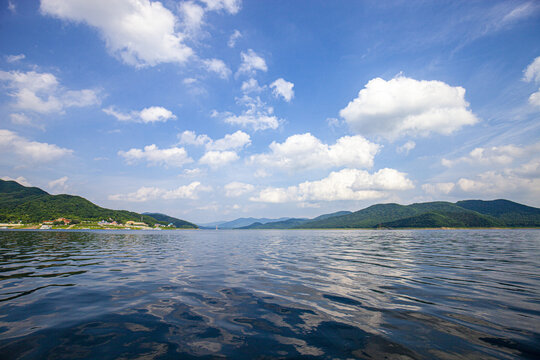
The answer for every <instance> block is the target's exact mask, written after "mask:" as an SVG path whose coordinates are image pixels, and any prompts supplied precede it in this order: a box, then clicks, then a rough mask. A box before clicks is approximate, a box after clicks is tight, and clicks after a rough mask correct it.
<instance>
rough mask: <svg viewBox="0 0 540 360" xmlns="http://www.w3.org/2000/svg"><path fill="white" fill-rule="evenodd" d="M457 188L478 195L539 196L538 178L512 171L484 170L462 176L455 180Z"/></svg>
mask: <svg viewBox="0 0 540 360" xmlns="http://www.w3.org/2000/svg"><path fill="white" fill-rule="evenodd" d="M456 187H457V188H459V190H461V191H463V192H465V193H469V194H475V195H480V196H497V197H501V196H508V194H518V195H519V196H522V197H523V198H524V199H529V201H530V200H531V199H536V198H538V196H540V178H538V177H535V178H527V177H522V176H518V175H517V174H516V173H515V172H513V171H507V172H497V171H486V172H483V173H480V174H478V175H476V176H474V177H463V178H460V179H459V180H458V181H457V182H456Z"/></svg>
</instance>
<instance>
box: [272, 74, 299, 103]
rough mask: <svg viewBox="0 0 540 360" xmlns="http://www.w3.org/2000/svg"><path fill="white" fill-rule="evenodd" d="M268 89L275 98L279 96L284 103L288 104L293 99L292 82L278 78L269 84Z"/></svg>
mask: <svg viewBox="0 0 540 360" xmlns="http://www.w3.org/2000/svg"><path fill="white" fill-rule="evenodd" d="M270 87H271V88H272V89H273V90H272V92H273V93H274V95H275V96H276V97H278V96H281V97H283V99H284V100H285V101H286V102H290V101H291V100H292V98H293V97H294V90H293V87H294V84H293V83H292V82H289V81H286V80H284V79H282V78H279V79H277V80H276V81H274V82H273V83H271V84H270Z"/></svg>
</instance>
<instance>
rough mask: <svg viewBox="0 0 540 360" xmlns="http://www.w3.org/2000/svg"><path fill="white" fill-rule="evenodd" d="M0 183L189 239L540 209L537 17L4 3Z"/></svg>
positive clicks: (216, 4) (514, 4) (318, 4)
mask: <svg viewBox="0 0 540 360" xmlns="http://www.w3.org/2000/svg"><path fill="white" fill-rule="evenodd" d="M0 178H2V179H5V180H16V181H18V182H20V183H21V184H23V185H26V186H30V185H31V186H37V187H40V188H42V189H44V190H46V191H48V192H49V193H51V194H60V193H67V194H73V195H80V196H83V197H85V198H87V199H89V200H90V201H92V202H94V203H96V204H98V205H100V206H103V207H107V208H113V209H127V210H132V211H137V212H161V213H166V214H168V215H171V216H175V217H178V218H181V219H185V220H189V221H193V222H196V223H208V222H212V221H219V220H231V219H235V218H238V217H248V216H253V217H274V218H278V217H284V216H286V217H309V218H311V217H315V216H318V215H321V214H326V213H331V212H334V211H340V210H350V211H356V210H360V209H362V208H365V207H367V206H369V205H372V204H377V203H389V202H396V203H400V204H410V203H414V202H424V201H438V200H443V201H452V202H454V201H457V200H462V199H483V200H491V199H499V198H505V199H509V200H513V201H517V202H520V203H524V204H527V205H530V206H536V207H540V3H539V2H537V1H496V0H493V1H492V0H489V1H487V0H486V1H470V0H467V1H414V0H412V1H384V2H382V1H369V0H366V1H352V0H351V1H345V0H343V1H317V0H309V1H308V0H305V1H303V0H298V1H280V0H273V1H255V0H252V1H246V0H244V1H242V0H193V1H173V0H161V1H150V0H93V1H87V0H69V1H68V0H41V1H30V0H24V1H23V0H0Z"/></svg>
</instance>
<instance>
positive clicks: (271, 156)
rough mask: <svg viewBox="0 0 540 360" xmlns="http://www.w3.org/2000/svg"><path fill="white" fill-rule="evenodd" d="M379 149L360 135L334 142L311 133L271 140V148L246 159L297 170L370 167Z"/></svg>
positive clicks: (271, 166)
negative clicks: (267, 151)
mask: <svg viewBox="0 0 540 360" xmlns="http://www.w3.org/2000/svg"><path fill="white" fill-rule="evenodd" d="M379 149H380V145H377V144H374V143H372V142H370V141H368V140H366V139H365V138H363V137H362V136H360V135H356V136H344V137H341V138H339V139H338V140H337V141H336V143H335V144H334V145H328V144H324V143H322V142H321V141H320V140H319V139H317V138H316V137H315V136H313V135H311V134H310V133H305V134H300V135H292V136H289V137H288V138H287V139H286V140H285V142H283V143H277V142H275V141H274V142H272V143H271V144H270V152H269V153H266V154H256V155H252V156H251V157H250V159H249V162H250V163H252V164H257V165H259V166H263V167H265V168H278V169H283V170H299V169H314V168H331V167H340V166H348V167H355V168H359V167H371V166H373V158H374V157H375V155H376V154H377V152H378V151H379Z"/></svg>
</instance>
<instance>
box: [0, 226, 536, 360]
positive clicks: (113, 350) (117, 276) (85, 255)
mask: <svg viewBox="0 0 540 360" xmlns="http://www.w3.org/2000/svg"><path fill="white" fill-rule="evenodd" d="M218 357H227V358H235V359H242V358H245V359H252V358H264V359H271V358H341V359H346V358H365V359H382V358H397V359H433V358H440V359H461V358H468V359H469V358H477V359H481V358H483V359H490V358H497V359H500V358H502V359H505V358H508V359H514V358H530V359H532V358H540V231H538V230H483V231H482V230H470V231H468V230H461V231H459V230H457V231H448V230H446V231H445V230H443V231H427V230H420V231H354V230H348V231H161V232H143V231H131V232H127V231H126V232H117V231H114V232H113V231H111V232H103V231H99V232H97V231H95V232H67V231H64V232H61V231H0V358H2V359H47V358H48V359H75V358H91V359H120V358H122V359H135V358H137V359H139V358H144V359H154V358H155V359H171V358H173V359H177V358H187V359H189V358H218Z"/></svg>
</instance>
